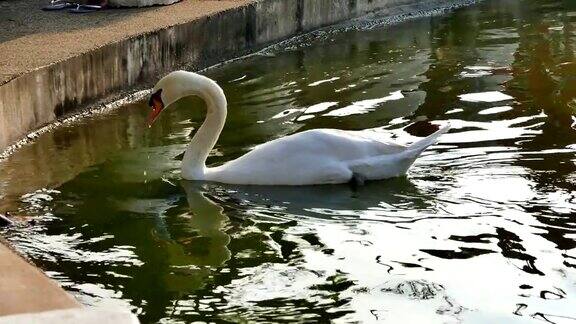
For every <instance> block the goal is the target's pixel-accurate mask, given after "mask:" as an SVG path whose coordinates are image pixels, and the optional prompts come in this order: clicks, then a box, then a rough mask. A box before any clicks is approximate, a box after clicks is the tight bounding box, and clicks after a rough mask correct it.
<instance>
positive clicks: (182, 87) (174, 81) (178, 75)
mask: <svg viewBox="0 0 576 324" xmlns="http://www.w3.org/2000/svg"><path fill="white" fill-rule="evenodd" d="M214 88H217V89H220V87H218V85H217V84H216V82H214V81H212V80H211V79H209V78H207V77H205V76H203V75H200V74H197V73H194V72H188V71H174V72H171V73H170V74H168V75H166V76H165V77H163V78H162V79H160V81H158V83H156V85H155V86H154V88H153V89H152V95H151V96H150V100H149V101H148V105H149V106H150V108H152V111H151V112H150V114H149V115H148V126H152V124H153V123H154V121H155V120H156V119H157V118H158V116H159V115H160V113H161V112H162V111H164V109H165V108H168V107H170V105H172V104H173V103H175V102H176V101H178V100H179V99H180V98H183V97H187V96H191V95H196V96H200V97H202V98H204V99H205V100H206V99H207V97H209V94H208V93H209V92H210V91H211V90H213V89H214ZM220 91H221V89H220ZM207 94H208V96H207Z"/></svg>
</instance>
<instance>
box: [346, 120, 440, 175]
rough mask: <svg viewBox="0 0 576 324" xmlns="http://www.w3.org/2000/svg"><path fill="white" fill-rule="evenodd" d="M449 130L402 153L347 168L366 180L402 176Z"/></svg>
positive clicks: (387, 155)
mask: <svg viewBox="0 0 576 324" xmlns="http://www.w3.org/2000/svg"><path fill="white" fill-rule="evenodd" d="M449 130H450V125H446V126H444V127H442V128H440V129H439V130H438V131H436V132H435V133H434V134H432V135H430V136H428V137H426V138H423V139H421V140H419V141H418V142H415V143H413V144H411V145H409V146H408V147H407V148H406V149H405V150H404V151H403V152H400V153H397V154H385V155H381V156H374V157H371V158H367V159H360V160H355V161H351V162H350V163H349V167H350V169H351V171H352V172H353V173H354V174H355V175H360V176H362V177H363V178H364V179H367V180H377V179H385V178H392V177H397V176H401V175H404V174H406V172H407V171H408V169H409V168H410V166H412V164H413V163H414V161H415V160H416V159H417V158H418V156H420V154H422V152H423V151H424V150H426V149H427V148H428V147H429V146H430V145H433V144H435V143H436V142H438V138H439V137H440V136H441V135H442V134H445V133H446V132H448V131H449Z"/></svg>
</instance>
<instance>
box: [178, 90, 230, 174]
mask: <svg viewBox="0 0 576 324" xmlns="http://www.w3.org/2000/svg"><path fill="white" fill-rule="evenodd" d="M192 94H194V95H197V96H199V97H200V98H202V99H204V101H205V102H206V119H205V120H204V123H203V124H202V126H200V129H198V131H197V132H196V135H194V137H193V138H192V141H191V142H190V145H189V146H188V148H187V149H186V153H184V159H183V161H182V176H183V177H184V178H185V179H188V180H204V179H205V175H206V159H207V158H208V154H209V153H210V151H211V150H212V148H214V145H216V141H217V140H218V137H219V136H220V133H221V132H222V128H224V122H225V121H226V105H227V104H226V97H225V96H224V92H223V91H222V89H221V88H220V87H219V86H218V85H217V84H216V83H215V82H209V83H206V84H205V86H204V87H201V88H200V89H198V90H197V91H194V93H192Z"/></svg>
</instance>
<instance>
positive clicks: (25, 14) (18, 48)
mask: <svg viewBox="0 0 576 324" xmlns="http://www.w3.org/2000/svg"><path fill="white" fill-rule="evenodd" d="M251 1H252V0H220V1H219V0H183V1H182V2H180V3H176V4H174V5H171V6H162V7H149V8H135V9H109V10H103V11H99V12H92V13H88V14H71V13H68V12H66V11H55V12H54V11H53V12H46V11H42V10H40V8H41V7H42V6H43V5H45V4H47V3H48V2H49V0H0V85H1V84H3V83H5V82H7V81H9V80H10V79H12V78H14V77H16V76H18V75H20V74H22V73H25V72H27V71H31V70H34V69H36V68H39V67H42V66H45V65H49V64H50V63H53V62H57V61H60V60H63V59H66V58H69V57H73V56H76V55H78V54H81V53H84V52H87V51H90V50H91V49H94V48H98V47H100V46H103V45H105V44H108V43H111V42H116V41H119V40H121V39H125V38H129V37H131V36H134V35H138V34H141V33H146V32H150V31H153V30H158V29H161V28H164V27H168V26H173V25H176V24H179V23H183V22H187V21H190V20H193V19H196V18H198V17H202V16H205V15H210V14H214V13H216V12H219V11H223V10H226V9H230V8H233V7H237V6H241V5H244V4H246V3H249V2H251Z"/></svg>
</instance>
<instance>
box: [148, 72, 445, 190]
mask: <svg viewBox="0 0 576 324" xmlns="http://www.w3.org/2000/svg"><path fill="white" fill-rule="evenodd" d="M153 91H154V95H153V96H152V99H151V101H150V102H151V105H153V106H154V110H153V114H152V118H151V121H153V120H154V119H155V118H156V116H157V115H158V114H159V113H160V112H161V110H162V109H163V107H164V103H165V102H167V105H166V106H168V105H170V104H171V103H173V102H175V101H176V100H178V99H179V98H181V97H185V96H188V95H197V96H199V97H201V98H203V99H204V100H205V101H206V105H207V114H206V120H205V121H204V123H203V124H202V126H201V127H200V129H199V130H198V132H197V133H196V135H195V136H194V138H193V139H192V142H191V143H190V146H189V147H188V149H187V150H186V153H185V154H184V159H183V161H182V177H183V178H185V179H187V180H207V181H216V182H222V183H230V184H253V185H316V184H336V183H346V182H349V181H350V180H351V179H353V178H355V177H356V178H361V179H366V180H378V179H385V178H391V177H396V176H400V175H404V174H405V173H406V172H407V171H408V168H409V167H410V166H411V165H412V163H414V161H415V160H416V158H417V157H418V156H419V155H420V154H421V153H422V152H423V151H424V150H425V149H426V148H427V147H428V146H430V145H432V144H434V143H436V141H437V140H438V137H439V136H440V135H442V134H443V133H445V132H447V131H448V129H449V127H448V126H445V127H444V128H442V129H440V130H438V131H437V132H435V133H434V134H432V135H430V136H428V137H426V138H424V139H422V140H420V141H418V142H416V143H413V144H411V145H408V146H405V145H400V144H396V143H393V142H390V141H389V140H385V139H382V138H381V136H379V135H378V133H377V132H373V133H374V134H373V135H371V134H368V133H367V132H358V131H343V130H336V129H316V130H309V131H305V132H301V133H297V134H294V135H290V136H285V137H282V138H279V139H276V140H273V141H270V142H267V143H265V144H262V145H259V146H257V147H255V148H254V149H253V150H252V151H251V152H249V153H247V154H245V155H244V156H241V157H240V158H238V159H236V160H233V161H230V162H228V163H226V164H224V165H221V166H218V167H214V168H208V167H206V165H205V163H206V158H207V157H208V153H209V152H210V150H211V149H212V148H213V147H214V145H215V144H216V141H217V139H218V137H219V135H220V132H221V131H222V128H223V126H224V122H225V119H226V97H225V96H224V93H223V91H222V89H221V88H220V87H219V86H218V85H217V84H216V82H214V81H212V80H210V79H209V78H207V77H204V76H201V75H198V74H195V73H192V72H184V71H176V72H172V73H170V74H169V75H167V76H166V77H164V78H163V79H162V80H160V81H159V82H158V84H157V85H156V87H155V88H154V90H153ZM155 96H156V97H155ZM153 99H154V100H155V101H154V100H153ZM158 105H159V108H158Z"/></svg>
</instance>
